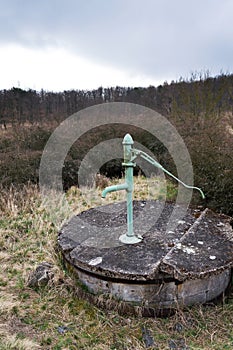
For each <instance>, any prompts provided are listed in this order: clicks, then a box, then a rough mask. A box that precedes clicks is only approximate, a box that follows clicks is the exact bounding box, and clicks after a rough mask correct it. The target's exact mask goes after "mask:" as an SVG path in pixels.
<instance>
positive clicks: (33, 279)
mask: <svg viewBox="0 0 233 350" xmlns="http://www.w3.org/2000/svg"><path fill="white" fill-rule="evenodd" d="M52 267H53V265H52V264H50V263H48V262H42V263H40V264H39V265H38V266H37V267H36V269H35V270H34V271H32V272H31V273H30V275H29V276H28V281H27V286H28V287H30V288H35V287H42V286H46V285H47V284H48V283H49V281H51V280H52V279H53V277H54V274H53V272H52Z"/></svg>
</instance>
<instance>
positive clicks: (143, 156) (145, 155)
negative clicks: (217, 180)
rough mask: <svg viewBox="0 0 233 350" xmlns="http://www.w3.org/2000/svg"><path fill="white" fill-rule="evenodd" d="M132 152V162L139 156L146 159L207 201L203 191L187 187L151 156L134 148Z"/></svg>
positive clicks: (194, 187)
mask: <svg viewBox="0 0 233 350" xmlns="http://www.w3.org/2000/svg"><path fill="white" fill-rule="evenodd" d="M131 152H132V157H131V161H133V160H134V159H135V158H137V157H138V156H140V157H142V158H143V159H145V160H146V161H147V162H149V163H151V164H152V165H154V166H155V167H156V168H159V169H161V170H163V172H165V173H166V174H168V175H169V176H171V177H173V179H175V180H176V181H177V182H179V183H180V184H182V185H183V186H184V187H186V188H190V189H192V190H197V191H199V192H200V194H201V196H202V198H203V199H205V195H204V193H203V191H202V190H201V189H200V188H199V187H196V186H189V185H186V184H185V183H184V182H183V181H181V180H180V179H178V177H176V176H175V175H173V174H172V173H170V171H168V170H166V169H165V168H164V167H163V166H162V165H161V164H160V163H159V162H157V161H156V160H154V158H152V157H151V156H149V155H148V154H147V153H145V152H143V151H141V150H138V149H136V148H132V149H131Z"/></svg>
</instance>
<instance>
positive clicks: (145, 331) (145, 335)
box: [142, 326, 155, 348]
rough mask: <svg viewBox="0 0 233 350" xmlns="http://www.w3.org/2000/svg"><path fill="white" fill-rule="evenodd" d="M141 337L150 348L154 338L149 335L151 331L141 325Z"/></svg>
mask: <svg viewBox="0 0 233 350" xmlns="http://www.w3.org/2000/svg"><path fill="white" fill-rule="evenodd" d="M142 339H143V342H144V344H145V347H146V348H151V347H152V346H154V345H155V342H154V338H153V337H152V335H151V332H150V330H149V329H148V328H146V327H145V326H143V327H142Z"/></svg>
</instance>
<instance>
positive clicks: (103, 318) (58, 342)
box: [0, 177, 233, 350]
mask: <svg viewBox="0 0 233 350" xmlns="http://www.w3.org/2000/svg"><path fill="white" fill-rule="evenodd" d="M151 182H152V184H151ZM100 192H101V189H100V188H98V189H82V190H80V189H78V188H75V187H73V188H71V189H70V190H69V191H68V192H67V194H66V197H67V200H68V202H69V204H70V206H71V207H72V209H73V210H74V212H76V213H78V212H80V211H82V210H85V209H87V208H90V207H93V206H96V205H101V204H103V200H102V199H101V198H100ZM149 192H150V193H149ZM165 192H166V189H165V186H161V183H160V184H159V183H158V182H157V180H155V179H151V180H150V181H149V182H147V181H146V180H145V179H143V178H141V177H138V178H136V179H135V198H136V199H137V198H140V199H142V198H148V193H149V197H150V198H152V197H153V198H155V197H159V198H163V197H164V196H165ZM168 193H169V198H170V199H172V198H173V197H174V196H175V194H176V188H175V187H174V186H173V185H172V184H169V190H168ZM122 196H124V194H123V192H117V193H112V194H111V195H109V196H108V197H107V199H106V200H105V202H104V203H108V202H111V201H113V200H114V201H118V200H122V199H123V197H122ZM66 215H67V214H66V213H65V212H62V214H61V218H60V221H61V222H62V221H63V220H64V219H65V218H66ZM59 224H60V223H57V225H59ZM57 230H58V227H57V226H56V224H54V223H52V222H51V218H50V216H49V214H48V213H47V211H46V210H45V207H44V204H43V200H42V198H41V195H40V192H39V189H38V187H37V186H36V185H32V184H29V185H24V186H21V187H14V186H11V187H10V189H9V188H8V189H5V188H3V187H2V188H1V195H0V264H1V265H0V266H1V268H0V349H1V350H13V349H15V350H34V349H44V350H50V349H52V350H73V349H86V350H89V349H90V350H91V349H92V350H127V349H129V350H134V349H135V350H136V349H137V350H142V349H146V344H145V343H144V341H143V332H142V328H143V327H146V329H148V330H149V331H150V333H151V335H152V336H153V338H154V342H155V344H154V346H153V347H151V349H158V350H159V349H161V350H166V349H183V350H184V349H186V350H187V349H192V350H209V349H213V350H230V349H232V348H233V299H232V295H231V294H230V295H228V297H227V298H224V299H223V300H222V301H221V302H220V303H218V304H217V305H215V304H209V305H208V306H201V305H198V306H195V307H192V308H188V309H186V310H177V312H176V313H175V314H174V315H173V316H171V317H169V318H164V319H159V318H151V319H146V318H140V317H139V318H136V317H130V316H120V315H119V314H118V313H117V312H115V311H104V310H101V309H98V308H97V307H95V306H93V305H92V304H90V303H89V302H88V301H86V300H84V299H83V298H82V297H81V294H80V295H79V296H78V295H77V290H78V288H80V287H79V286H78V284H77V282H76V281H75V280H74V279H72V278H71V276H70V275H69V274H68V273H67V272H66V270H65V269H64V267H63V265H62V263H61V259H60V256H59V252H57V250H56V237H57ZM42 261H47V262H50V263H52V264H53V273H54V279H53V281H52V282H51V283H49V284H48V285H47V286H46V287H43V288H42V287H41V288H39V289H31V288H29V287H27V279H28V276H29V274H30V272H31V271H32V270H34V269H35V267H36V266H37V265H38V264H39V263H40V262H42ZM179 344H180V345H179Z"/></svg>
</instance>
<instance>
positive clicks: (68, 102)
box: [0, 73, 233, 215]
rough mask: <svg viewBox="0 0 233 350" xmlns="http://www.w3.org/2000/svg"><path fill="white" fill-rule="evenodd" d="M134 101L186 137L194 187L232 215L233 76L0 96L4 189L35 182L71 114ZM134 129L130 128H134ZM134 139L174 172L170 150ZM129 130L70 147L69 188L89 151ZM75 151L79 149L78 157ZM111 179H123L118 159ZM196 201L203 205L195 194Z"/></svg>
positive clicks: (108, 169) (148, 138)
mask: <svg viewBox="0 0 233 350" xmlns="http://www.w3.org/2000/svg"><path fill="white" fill-rule="evenodd" d="M108 102H130V103H136V104H139V105H143V106H146V107H149V108H151V109H153V110H155V111H157V112H159V113H161V114H162V115H164V116H165V117H166V118H167V119H168V120H169V121H170V122H171V123H172V124H173V125H174V126H175V127H176V129H177V130H178V132H179V134H180V135H181V136H182V138H183V140H184V142H185V144H186V146H187V148H188V150H189V153H190V156H191V159H192V164H193V168H194V177H195V178H194V182H195V184H196V185H197V186H198V187H201V188H203V191H204V192H205V194H206V205H208V206H209V207H211V208H213V209H214V210H217V211H218V212H223V213H225V214H228V215H233V200H232V198H233V172H232V169H233V155H232V149H233V147H232V146H233V75H232V74H220V75H219V76H216V77H211V76H210V75H209V74H208V73H200V74H199V73H197V74H192V76H191V77H190V78H189V79H183V78H180V79H179V81H176V82H175V81H172V82H171V83H169V84H168V83H167V82H164V84H163V85H160V86H157V87H154V86H149V87H147V88H144V87H143V88H142V87H134V88H133V87H119V86H116V87H107V88H104V87H99V88H98V89H96V90H90V91H88V90H70V91H63V92H51V91H44V90H41V91H40V92H38V91H35V90H32V89H29V90H23V89H21V88H19V87H13V88H12V89H10V90H2V91H0V124H1V130H0V132H1V137H0V150H1V155H0V164H1V170H0V177H1V180H0V181H1V184H2V185H3V186H9V185H10V184H12V183H14V184H19V185H20V184H23V183H27V182H28V181H30V182H32V183H38V169H39V164H40V158H41V154H42V152H43V149H44V146H45V144H46V142H47V140H48V138H49V136H50V135H51V133H52V132H53V130H54V128H55V127H56V126H58V125H59V123H60V122H62V121H63V120H64V119H66V118H67V117H68V116H70V115H72V114H73V113H75V112H77V111H80V110H82V109H84V108H87V107H90V106H94V105H96V104H101V103H108ZM129 131H131V130H129ZM132 131H133V135H134V138H135V139H136V140H137V141H138V142H141V143H142V144H144V145H145V146H146V147H148V148H149V149H150V150H151V151H152V152H153V153H154V154H155V155H156V157H157V158H158V159H159V160H160V161H161V163H162V165H165V164H166V168H168V169H169V170H170V171H172V172H176V169H175V166H174V164H173V162H172V160H171V159H170V156H169V154H168V151H167V150H166V149H165V148H164V147H163V145H161V144H160V142H159V141H158V140H157V139H155V137H153V136H152V135H150V134H149V133H146V132H145V131H142V130H140V129H138V130H137V129H133V130H132ZM124 134H125V127H124V126H121V125H115V126H113V127H111V128H107V127H105V128H97V129H96V130H92V131H90V133H89V134H88V135H86V137H85V140H84V138H80V139H79V140H77V142H76V143H75V144H74V145H73V146H72V147H71V149H70V151H69V154H68V156H67V158H66V161H65V166H64V173H63V178H64V179H63V181H64V188H65V189H66V190H67V189H68V188H70V187H71V186H73V185H78V179H77V172H78V169H79V165H80V162H81V161H82V159H83V157H84V156H85V154H86V153H87V152H88V150H89V149H90V148H91V147H93V146H94V145H96V144H97V143H98V142H100V141H103V140H104V139H109V138H111V137H113V135H114V137H123V136H124ZM77 150H79V151H78V152H77ZM100 172H102V173H103V174H104V175H106V176H107V177H116V176H121V174H122V168H121V162H120V161H119V160H116V161H112V162H109V163H108V164H105V165H104V166H103V167H102V168H101V169H100ZM194 201H196V202H197V203H198V201H199V199H198V198H197V197H196V198H195V196H194Z"/></svg>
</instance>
